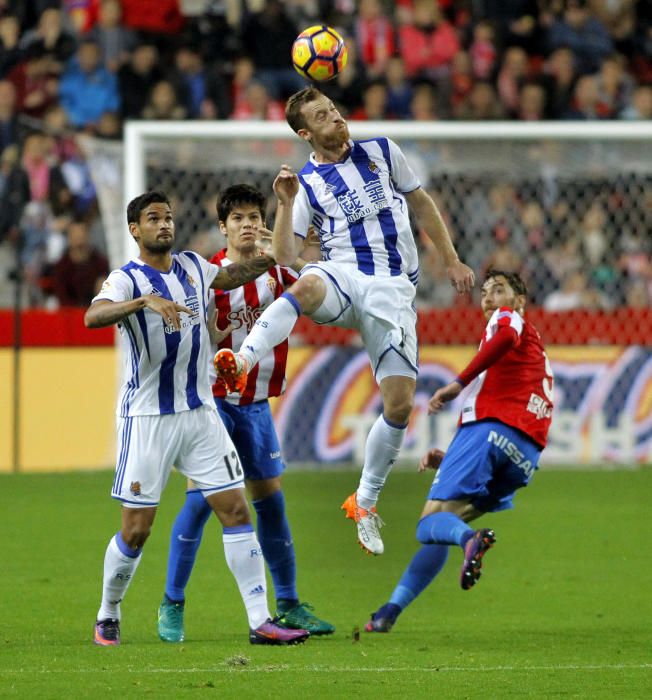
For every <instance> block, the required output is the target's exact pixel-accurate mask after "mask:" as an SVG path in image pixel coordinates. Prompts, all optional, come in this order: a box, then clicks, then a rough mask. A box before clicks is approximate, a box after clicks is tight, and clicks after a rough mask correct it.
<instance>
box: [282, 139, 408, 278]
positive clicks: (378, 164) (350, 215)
mask: <svg viewBox="0 0 652 700" xmlns="http://www.w3.org/2000/svg"><path fill="white" fill-rule="evenodd" d="M299 181H300V183H301V187H300V188H299V193H298V195H297V197H296V200H295V204H294V215H293V228H294V233H295V234H296V235H298V236H302V237H304V238H305V236H306V234H307V231H308V226H309V225H310V224H313V225H314V227H315V230H316V231H317V232H318V233H319V240H320V243H321V252H322V257H323V258H324V260H335V261H340V262H349V263H354V264H357V267H358V269H359V270H360V271H361V272H364V273H365V274H367V275H379V276H390V275H391V276H394V275H400V274H401V273H405V274H406V275H407V276H408V277H409V278H410V280H411V281H412V282H413V283H414V284H416V282H417V277H418V259H417V248H416V245H415V242H414V235H413V234H412V230H411V228H410V220H409V216H408V206H407V202H406V200H405V196H404V194H405V193H409V192H412V191H413V190H416V189H417V188H418V187H420V182H419V179H418V178H417V176H416V175H415V173H414V171H413V170H412V168H411V167H410V166H409V164H408V162H407V160H406V158H405V156H404V155H403V152H402V151H401V149H400V148H399V147H398V146H397V145H396V144H395V143H394V142H393V141H391V140H390V139H387V138H376V139H369V140H367V141H351V151H350V153H349V155H348V156H347V157H346V158H345V159H344V160H342V161H340V162H338V163H318V162H317V161H316V160H315V159H314V154H312V155H311V156H310V160H309V161H308V162H307V163H306V165H305V166H304V167H303V169H302V170H301V172H300V173H299Z"/></svg>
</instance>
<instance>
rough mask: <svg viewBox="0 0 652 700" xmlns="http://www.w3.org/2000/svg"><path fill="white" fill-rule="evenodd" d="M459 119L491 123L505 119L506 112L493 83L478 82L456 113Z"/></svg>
mask: <svg viewBox="0 0 652 700" xmlns="http://www.w3.org/2000/svg"><path fill="white" fill-rule="evenodd" d="M454 114H455V117H456V118H457V119H463V120H471V121H491V120H495V119H504V118H505V111H504V109H503V106H502V104H501V102H500V100H499V99H498V95H497V94H496V91H495V90H494V87H493V85H492V84H491V83H488V82H484V81H481V82H477V83H476V84H475V85H474V86H473V87H472V88H471V91H470V92H469V94H468V95H467V96H466V98H465V99H464V100H463V101H462V102H461V103H460V105H459V106H458V107H457V109H456V110H455V112H454Z"/></svg>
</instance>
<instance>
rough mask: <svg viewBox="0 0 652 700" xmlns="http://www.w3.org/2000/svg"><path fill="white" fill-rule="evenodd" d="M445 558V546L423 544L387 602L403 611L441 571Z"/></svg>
mask: <svg viewBox="0 0 652 700" xmlns="http://www.w3.org/2000/svg"><path fill="white" fill-rule="evenodd" d="M447 558H448V546H447V545H444V544H424V545H423V547H421V549H420V550H419V551H418V552H417V553H416V554H415V555H414V557H413V558H412V561H411V562H410V563H409V564H408V566H407V569H405V571H404V572H403V576H401V580H400V581H399V582H398V585H397V586H396V588H395V589H394V592H393V593H392V595H391V597H390V599H389V602H390V603H393V604H394V605H398V606H399V607H400V608H401V610H403V609H405V608H406V607H407V606H408V605H409V604H410V603H411V602H412V601H413V600H414V599H415V598H416V597H417V596H418V595H419V594H420V593H421V591H423V590H424V588H426V587H427V586H428V585H429V584H430V582H431V581H432V580H433V579H434V578H435V576H436V575H437V574H438V573H439V572H440V571H441V570H442V567H443V566H444V564H445V563H446V559H447Z"/></svg>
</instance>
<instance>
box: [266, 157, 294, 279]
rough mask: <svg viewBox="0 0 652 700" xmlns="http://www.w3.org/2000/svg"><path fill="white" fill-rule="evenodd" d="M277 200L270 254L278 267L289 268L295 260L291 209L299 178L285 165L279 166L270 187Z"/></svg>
mask: <svg viewBox="0 0 652 700" xmlns="http://www.w3.org/2000/svg"><path fill="white" fill-rule="evenodd" d="M272 188H273V190H274V194H275V195H276V198H277V204H276V219H275V220H274V231H273V234H272V252H273V255H274V259H275V260H276V261H277V262H278V264H279V265H285V266H286V267H290V266H292V265H293V264H294V261H295V260H296V259H297V254H298V251H297V244H296V239H295V235H294V231H293V230H292V207H293V206H294V198H295V197H296V196H297V193H298V191H299V178H298V177H297V176H296V174H295V173H293V172H292V170H291V168H290V167H289V166H287V165H283V166H281V170H280V172H279V174H278V175H277V176H276V179H275V180H274V184H273V185H272Z"/></svg>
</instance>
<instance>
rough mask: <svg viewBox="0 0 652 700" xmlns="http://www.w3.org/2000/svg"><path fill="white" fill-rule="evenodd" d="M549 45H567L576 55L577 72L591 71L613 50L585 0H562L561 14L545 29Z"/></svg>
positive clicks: (601, 25)
mask: <svg viewBox="0 0 652 700" xmlns="http://www.w3.org/2000/svg"><path fill="white" fill-rule="evenodd" d="M548 45H549V49H550V50H553V51H554V49H558V48H561V47H568V48H570V49H572V50H573V53H574V54H575V56H576V57H577V62H578V70H579V72H580V73H593V72H595V71H596V70H598V68H599V67H600V63H601V62H602V59H604V58H605V57H606V56H608V55H609V54H611V53H613V50H614V45H613V42H612V40H611V37H610V36H609V32H608V31H607V29H606V27H605V26H604V24H602V22H600V20H598V19H596V18H595V17H593V16H592V15H591V13H590V12H589V10H588V8H587V6H586V0H565V4H564V12H563V15H562V17H560V18H559V19H557V20H556V21H555V22H553V24H552V26H551V27H550V30H549V32H548Z"/></svg>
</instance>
